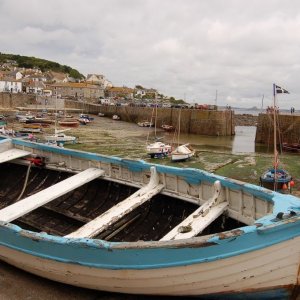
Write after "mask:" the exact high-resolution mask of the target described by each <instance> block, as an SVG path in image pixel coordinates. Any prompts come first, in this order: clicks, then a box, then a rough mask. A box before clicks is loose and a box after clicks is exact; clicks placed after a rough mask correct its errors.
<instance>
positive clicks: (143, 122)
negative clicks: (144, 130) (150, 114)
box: [137, 121, 154, 127]
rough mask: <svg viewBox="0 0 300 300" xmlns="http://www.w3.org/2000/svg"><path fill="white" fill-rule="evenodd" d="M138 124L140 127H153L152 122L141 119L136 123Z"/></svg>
mask: <svg viewBox="0 0 300 300" xmlns="http://www.w3.org/2000/svg"><path fill="white" fill-rule="evenodd" d="M137 125H138V126H140V127H153V125H154V124H153V123H152V122H150V121H141V122H138V123H137Z"/></svg>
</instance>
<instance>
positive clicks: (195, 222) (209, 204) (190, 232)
mask: <svg viewBox="0 0 300 300" xmlns="http://www.w3.org/2000/svg"><path fill="white" fill-rule="evenodd" d="M214 189H215V191H214V195H213V196H212V198H210V199H209V200H207V201H206V202H205V203H203V205H201V206H200V207H199V208H198V209H197V210H195V211H194V212H193V213H192V214H191V215H189V216H188V217H187V218H186V219H185V220H183V221H182V222H181V223H180V224H179V225H177V226H176V227H174V228H173V229H172V230H171V231H170V232H168V233H167V234H166V235H165V236H164V237H163V238H162V239H161V241H168V240H179V239H186V238H191V237H193V236H196V235H197V234H199V233H201V232H202V231H203V230H204V229H205V228H206V227H207V226H208V225H209V224H211V223H212V222H213V221H214V220H215V219H217V218H218V217H219V216H220V215H221V214H222V213H223V212H224V211H225V210H226V209H227V206H228V202H227V201H225V202H221V203H218V197H219V195H220V191H221V183H220V181H215V183H214Z"/></svg>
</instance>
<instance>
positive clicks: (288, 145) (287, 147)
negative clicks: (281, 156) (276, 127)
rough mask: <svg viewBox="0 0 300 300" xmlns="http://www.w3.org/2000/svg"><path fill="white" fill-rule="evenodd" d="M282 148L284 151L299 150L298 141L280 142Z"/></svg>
mask: <svg viewBox="0 0 300 300" xmlns="http://www.w3.org/2000/svg"><path fill="white" fill-rule="evenodd" d="M282 150H283V151H286V152H300V144H299V143H282Z"/></svg>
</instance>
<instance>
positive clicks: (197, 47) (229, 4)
mask: <svg viewBox="0 0 300 300" xmlns="http://www.w3.org/2000/svg"><path fill="white" fill-rule="evenodd" d="M0 28H1V30H0V52H2V53H12V54H20V55H26V56H34V57H39V58H43V59H48V60H52V61H56V62H58V63H61V64H64V65H69V66H71V67H73V68H75V69H77V70H79V72H81V73H82V74H84V75H85V76H86V75H87V74H92V73H94V74H103V75H104V76H105V77H106V78H107V79H108V80H110V81H111V82H112V83H113V85H114V86H127V87H134V86H135V85H142V86H143V87H146V88H155V89H157V90H158V91H159V92H160V93H162V94H164V95H166V96H173V97H175V98H176V99H185V100H186V101H187V102H190V103H202V104H204V103H206V104H217V105H222V106H224V105H230V106H233V107H245V108H250V107H253V106H256V107H258V108H261V107H262V105H263V107H266V106H267V105H271V104H272V93H273V89H272V86H273V83H276V84H277V85H278V86H281V87H283V88H285V89H286V90H288V91H289V92H290V94H284V95H278V97H277V101H278V102H277V104H278V106H279V107H280V108H290V107H291V106H294V107H295V108H296V109H300V101H299V100H300V98H299V96H300V84H299V80H300V1H298V0H286V1H282V0H251V1H246V0H86V1H82V0H80V1H78V0H72V1H71V0H51V1H46V0H26V1H22V0H19V1H18V0H0Z"/></svg>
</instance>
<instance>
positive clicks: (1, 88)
mask: <svg viewBox="0 0 300 300" xmlns="http://www.w3.org/2000/svg"><path fill="white" fill-rule="evenodd" d="M0 92H10V93H20V92H22V82H21V81H18V80H13V79H8V78H6V79H1V80H0Z"/></svg>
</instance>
